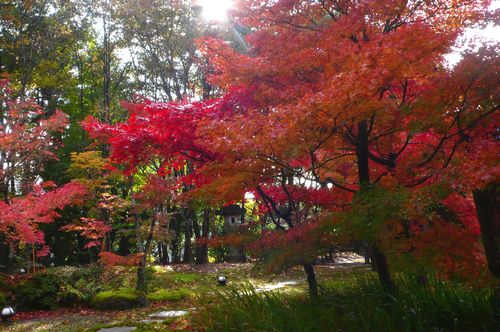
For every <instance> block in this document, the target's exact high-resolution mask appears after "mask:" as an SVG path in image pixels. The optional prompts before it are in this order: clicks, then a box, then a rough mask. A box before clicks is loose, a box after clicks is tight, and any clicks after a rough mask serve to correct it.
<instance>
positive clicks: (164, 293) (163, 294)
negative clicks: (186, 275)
mask: <svg viewBox="0 0 500 332" xmlns="http://www.w3.org/2000/svg"><path fill="white" fill-rule="evenodd" d="M191 295H192V292H191V291H190V290H188V289H185V288H181V289H173V290H168V289H159V290H157V291H156V292H154V293H150V294H148V295H147V298H148V300H149V301H152V302H161V301H169V302H179V301H181V300H184V299H185V298H187V297H189V296H191Z"/></svg>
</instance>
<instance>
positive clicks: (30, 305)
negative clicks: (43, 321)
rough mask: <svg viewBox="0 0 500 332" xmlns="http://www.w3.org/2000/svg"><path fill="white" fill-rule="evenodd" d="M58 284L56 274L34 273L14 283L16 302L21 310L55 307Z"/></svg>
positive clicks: (57, 302) (57, 304) (57, 300)
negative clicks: (28, 277)
mask: <svg viewBox="0 0 500 332" xmlns="http://www.w3.org/2000/svg"><path fill="white" fill-rule="evenodd" d="M59 285H60V280H58V277H57V276H54V275H49V274H46V273H39V274H35V275H33V276H32V277H31V278H30V279H27V280H23V281H21V282H20V283H19V284H17V285H16V287H15V290H14V293H15V299H16V304H17V306H18V308H19V309H22V310H36V309H55V308H57V307H58V306H59V299H58V294H59V289H60V287H59Z"/></svg>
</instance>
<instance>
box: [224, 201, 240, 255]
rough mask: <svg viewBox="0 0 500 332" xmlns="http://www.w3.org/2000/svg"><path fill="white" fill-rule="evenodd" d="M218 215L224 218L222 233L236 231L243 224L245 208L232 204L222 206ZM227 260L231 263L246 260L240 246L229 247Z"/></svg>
mask: <svg viewBox="0 0 500 332" xmlns="http://www.w3.org/2000/svg"><path fill="white" fill-rule="evenodd" d="M220 215H221V216H222V217H223V218H224V234H225V235H227V234H230V233H237V232H238V230H239V228H240V226H241V225H244V224H245V208H243V207H241V206H239V205H237V204H233V205H228V206H224V207H223V208H222V209H221V210H220ZM227 261H228V262H231V263H241V262H245V261H246V255H245V253H244V252H243V251H242V250H241V249H240V248H235V247H229V253H228V255H227Z"/></svg>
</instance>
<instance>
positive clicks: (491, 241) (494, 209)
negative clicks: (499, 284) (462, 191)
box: [473, 184, 500, 279]
mask: <svg viewBox="0 0 500 332" xmlns="http://www.w3.org/2000/svg"><path fill="white" fill-rule="evenodd" d="M473 196H474V203H475V204H476V210H477V216H478V219H479V227H480V228H481V236H482V239H483V245H484V251H485V254H486V260H487V262H488V269H489V270H490V272H491V274H493V275H494V276H495V277H496V278H497V279H500V195H499V190H498V186H497V184H493V185H492V186H491V187H490V188H488V189H483V190H476V191H474V193H473Z"/></svg>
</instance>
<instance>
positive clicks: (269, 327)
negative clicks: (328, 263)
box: [193, 278, 500, 332]
mask: <svg viewBox="0 0 500 332" xmlns="http://www.w3.org/2000/svg"><path fill="white" fill-rule="evenodd" d="M398 286H399V291H398V292H397V293H395V294H387V293H386V292H384V290H383V289H382V288H381V287H380V285H379V283H378V282H377V281H376V280H375V279H364V280H363V279H361V280H358V281H356V282H354V283H352V282H350V283H348V284H347V285H345V286H341V285H338V286H337V287H336V288H324V289H323V290H322V292H321V293H320V295H319V296H318V298H316V299H314V298H310V297H308V296H305V295H303V294H283V293H281V294H280V293H277V292H265V293H256V292H255V290H254V289H253V288H247V289H244V290H241V289H235V288H230V289H228V290H227V291H223V292H218V294H217V296H216V297H215V298H214V297H213V296H212V297H205V298H201V299H200V302H201V303H200V306H199V310H196V311H195V312H194V317H193V319H194V323H195V324H196V326H199V327H203V328H204V330H205V331H233V330H234V331H236V330H241V329H240V327H241V326H244V327H245V328H244V331H346V332H348V331H387V332H392V331H394V332H396V331H397V332H399V331H500V317H499V312H498V308H495V307H494V306H493V305H492V304H491V302H490V301H491V296H492V292H491V291H489V290H472V289H467V288H464V287H462V286H460V285H453V284H447V283H443V282H440V281H437V280H430V281H429V283H428V284H427V285H422V284H420V283H419V282H418V280H417V278H402V279H400V280H399V281H398ZM312 317H314V319H311V318H312Z"/></svg>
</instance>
